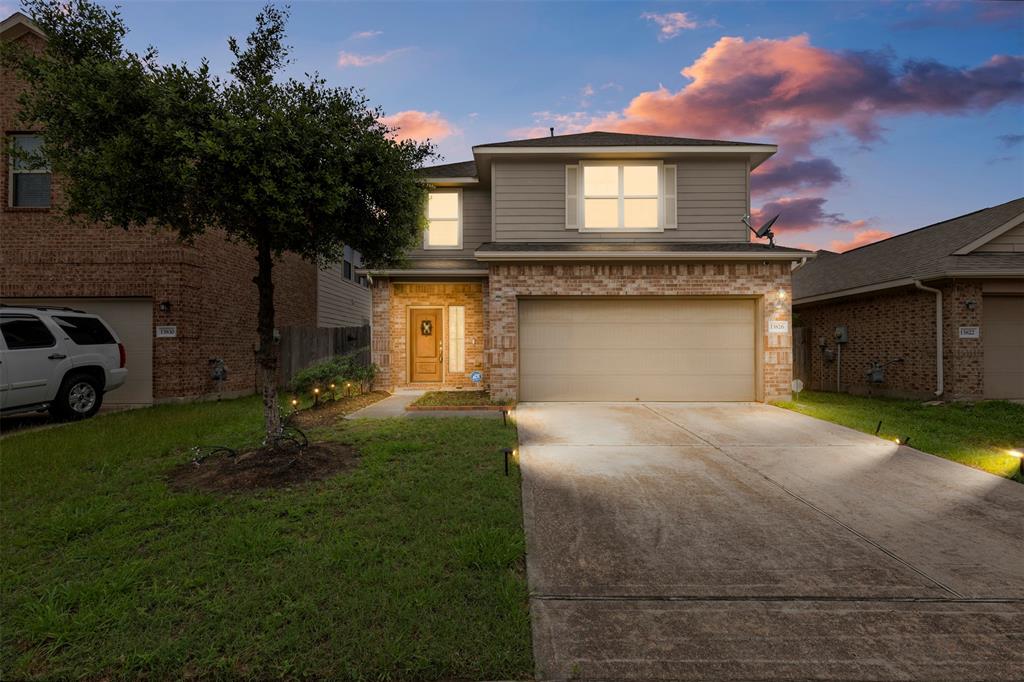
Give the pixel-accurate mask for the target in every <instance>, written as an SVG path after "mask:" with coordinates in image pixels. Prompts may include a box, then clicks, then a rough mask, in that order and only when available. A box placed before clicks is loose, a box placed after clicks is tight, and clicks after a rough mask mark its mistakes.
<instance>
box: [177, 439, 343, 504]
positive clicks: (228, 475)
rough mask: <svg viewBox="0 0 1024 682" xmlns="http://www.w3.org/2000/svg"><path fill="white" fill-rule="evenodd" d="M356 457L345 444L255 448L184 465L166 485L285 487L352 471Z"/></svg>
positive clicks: (226, 489) (222, 489)
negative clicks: (296, 447) (235, 454)
mask: <svg viewBox="0 0 1024 682" xmlns="http://www.w3.org/2000/svg"><path fill="white" fill-rule="evenodd" d="M359 457H360V455H359V452H358V451H357V450H356V449H355V448H353V447H352V446H351V445H346V444H344V443H311V444H310V445H309V446H308V447H305V448H302V449H295V448H257V449H255V450H249V451H247V452H242V453H239V455H238V456H237V457H229V456H226V455H216V456H212V457H209V458H207V459H205V460H203V461H202V462H200V463H199V464H195V463H193V462H191V461H190V462H186V463H185V464H182V465H181V466H179V467H176V468H175V469H174V470H172V471H171V473H170V475H169V476H168V483H169V485H170V486H171V488H172V489H174V490H178V491H186V490H188V491H195V490H198V491H201V492H212V493H234V492H246V491H252V490H260V489H263V488H285V487H289V486H295V485H301V484H303V483H308V482H310V481H319V480H322V479H325V478H328V477H329V476H332V475H334V474H337V473H342V472H346V471H351V470H353V469H355V468H356V467H357V466H358V465H359Z"/></svg>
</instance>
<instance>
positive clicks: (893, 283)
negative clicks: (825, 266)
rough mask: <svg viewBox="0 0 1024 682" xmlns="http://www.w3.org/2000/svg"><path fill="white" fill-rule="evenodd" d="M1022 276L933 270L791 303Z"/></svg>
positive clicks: (1009, 272)
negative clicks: (946, 281)
mask: <svg viewBox="0 0 1024 682" xmlns="http://www.w3.org/2000/svg"><path fill="white" fill-rule="evenodd" d="M1019 278H1024V270H1003V271H998V270H996V271H993V270H945V271H942V272H935V273H931V274H927V275H912V276H910V277H901V278H900V279H893V280H889V281H887V282H878V283H876V284H866V285H864V286H861V287H850V288H849V289H839V290H838V291H830V292H827V293H824V294H815V295H814V296H802V297H797V296H794V297H793V305H805V304H808V303H819V302H821V301H829V300H832V299H836V298H848V297H850V296H860V295H862V294H871V293H875V292H878V291H887V290H889V289H899V288H902V287H907V286H913V284H914V282H934V281H936V280H940V279H1019Z"/></svg>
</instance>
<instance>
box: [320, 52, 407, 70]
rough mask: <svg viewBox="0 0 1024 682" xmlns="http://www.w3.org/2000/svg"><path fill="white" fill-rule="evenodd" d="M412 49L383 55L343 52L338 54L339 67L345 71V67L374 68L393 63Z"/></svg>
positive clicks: (383, 53)
mask: <svg viewBox="0 0 1024 682" xmlns="http://www.w3.org/2000/svg"><path fill="white" fill-rule="evenodd" d="M411 49H412V48H411V47H399V48H397V49H394V50H388V51H387V52H382V53H381V54H357V53H355V52H345V51H344V50H342V51H341V52H339V53H338V67H339V68H342V69H344V68H345V67H349V66H355V67H363V66H373V65H374V64H383V63H384V62H387V61H391V60H392V59H394V58H395V57H397V56H399V55H401V54H404V53H406V52H408V51H409V50H411Z"/></svg>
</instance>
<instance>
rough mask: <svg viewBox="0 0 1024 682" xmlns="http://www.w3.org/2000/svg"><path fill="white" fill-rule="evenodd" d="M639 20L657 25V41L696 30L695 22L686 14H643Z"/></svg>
mask: <svg viewBox="0 0 1024 682" xmlns="http://www.w3.org/2000/svg"><path fill="white" fill-rule="evenodd" d="M640 18H641V19H647V20H648V21H653V22H654V23H656V24H657V25H658V40H671V39H672V38H675V37H676V36H677V35H679V34H680V32H682V31H687V30H691V29H695V28H697V22H696V21H694V20H693V19H691V18H690V17H689V15H688V14H687V13H686V12H667V13H665V14H656V13H654V12H644V13H643V14H641V15H640Z"/></svg>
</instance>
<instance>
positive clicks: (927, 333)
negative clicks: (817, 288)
mask: <svg viewBox="0 0 1024 682" xmlns="http://www.w3.org/2000/svg"><path fill="white" fill-rule="evenodd" d="M935 288H938V289H940V290H941V291H942V298H943V344H944V347H943V358H944V361H943V362H944V364H943V373H944V375H945V377H944V384H945V391H946V392H945V397H947V398H952V399H974V398H980V397H981V395H982V390H983V386H982V380H983V373H982V342H981V340H979V339H961V338H959V327H961V326H980V325H981V314H982V297H981V285H980V283H979V282H970V281H965V282H946V283H942V284H939V285H937V286H936V287H935ZM968 300H973V301H975V306H974V310H969V309H968V308H967V306H966V302H967V301H968ZM797 318H798V323H799V324H800V325H801V326H804V327H806V328H807V329H809V334H808V343H809V344H810V346H811V347H810V356H811V363H810V364H811V382H810V383H811V387H812V388H814V389H818V390H826V391H835V390H837V389H836V371H837V365H838V363H837V362H827V361H823V355H822V351H821V349H820V347H819V339H820V338H822V337H824V338H825V340H826V341H827V343H828V348H830V349H832V350H833V351H834V350H835V348H836V345H835V342H834V340H833V332H834V330H835V328H836V327H837V326H840V325H845V326H846V327H847V330H848V333H849V342H848V343H846V344H844V346H843V349H842V368H841V381H842V386H841V390H842V391H843V392H849V393H858V394H868V393H870V394H874V395H891V396H895V397H907V398H931V397H934V395H935V389H936V371H935V294H933V293H931V292H927V291H921V290H918V289H901V290H899V291H892V292H885V293H879V294H875V295H871V296H862V297H858V298H855V299H848V300H843V301H827V302H822V303H816V304H809V305H804V306H800V307H799V308H798V309H797ZM895 358H903V360H902V362H898V363H894V364H892V365H889V366H888V367H886V368H885V382H884V383H882V384H872V383H870V382H869V381H868V378H867V374H866V373H867V371H868V369H869V368H870V366H871V364H872V363H873V362H876V361H878V362H886V361H888V360H892V359H895Z"/></svg>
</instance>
